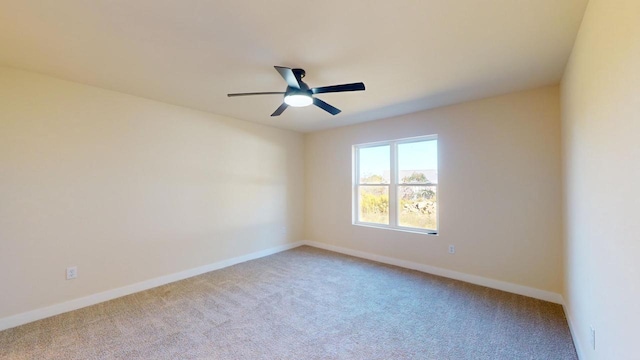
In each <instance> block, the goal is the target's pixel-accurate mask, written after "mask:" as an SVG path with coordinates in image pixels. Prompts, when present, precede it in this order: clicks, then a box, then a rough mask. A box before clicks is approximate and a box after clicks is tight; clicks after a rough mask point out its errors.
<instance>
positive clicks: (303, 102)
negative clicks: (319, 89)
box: [284, 94, 313, 107]
mask: <svg viewBox="0 0 640 360" xmlns="http://www.w3.org/2000/svg"><path fill="white" fill-rule="evenodd" d="M284 102H285V104H287V105H289V106H293V107H303V106H309V105H311V104H312V103H313V98H311V96H310V95H304V94H292V95H287V96H285V97H284Z"/></svg>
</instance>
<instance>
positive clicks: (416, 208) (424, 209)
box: [398, 186, 438, 230]
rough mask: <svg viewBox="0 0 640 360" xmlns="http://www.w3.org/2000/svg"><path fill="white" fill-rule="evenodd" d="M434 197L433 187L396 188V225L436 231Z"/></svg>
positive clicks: (435, 193)
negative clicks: (398, 200)
mask: <svg viewBox="0 0 640 360" xmlns="http://www.w3.org/2000/svg"><path fill="white" fill-rule="evenodd" d="M436 195H437V187H435V186H398V198H400V202H399V203H398V225H400V226H407V227H413V228H420V229H430V230H437V229H438V219H437V214H438V212H437V211H436V206H437V205H436Z"/></svg>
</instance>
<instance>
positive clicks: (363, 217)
mask: <svg viewBox="0 0 640 360" xmlns="http://www.w3.org/2000/svg"><path fill="white" fill-rule="evenodd" d="M356 152H357V154H356V157H357V161H356V166H357V169H356V174H357V176H358V178H357V189H354V190H357V195H356V196H357V199H356V201H357V207H358V219H357V221H358V222H363V223H374V224H381V225H388V226H390V227H408V228H416V229H425V230H434V231H435V230H437V226H438V219H437V184H438V177H437V176H438V170H437V169H438V168H437V140H436V139H435V138H434V137H430V138H428V139H424V140H413V141H406V142H403V141H398V142H389V143H388V144H383V145H379V146H367V147H364V146H363V147H356ZM392 169H393V170H392ZM392 172H393V173H392ZM354 195H355V194H354Z"/></svg>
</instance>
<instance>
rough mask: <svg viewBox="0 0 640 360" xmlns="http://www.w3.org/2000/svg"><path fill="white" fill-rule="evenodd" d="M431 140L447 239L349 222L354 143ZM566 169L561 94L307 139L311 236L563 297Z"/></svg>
mask: <svg viewBox="0 0 640 360" xmlns="http://www.w3.org/2000/svg"><path fill="white" fill-rule="evenodd" d="M427 134H438V140H439V163H440V165H439V167H440V168H439V184H440V187H439V194H438V197H439V201H440V202H439V206H440V235H439V236H427V235H421V234H414V233H406V232H399V231H392V230H382V229H374V228H367V227H361V226H355V225H352V215H351V208H352V206H351V192H352V190H351V189H352V185H351V181H352V180H351V173H352V164H351V152H352V148H351V147H352V145H354V144H359V143H366V142H373V141H380V140H389V139H397V138H405V137H412V136H418V135H427ZM560 169H561V165H560V106H559V89H558V88H557V87H547V88H542V89H538V90H533V91H528V92H521V93H515V94H511V95H506V96H501V97H496V98H491V99H486V100H480V101H475V102H470V103H465V104H460V105H454V106H450V107H445V108H439V109H435V110H429V111H423V112H419V113H415V114H410V115H406V116H401V117H396V118H390V119H385V120H380V121H376V122H371V123H366V124H362V125H355V126H349V127H343V128H338V129H333V130H328V131H324V132H318V133H312V134H308V135H306V158H305V174H306V189H307V191H306V201H305V206H306V224H305V235H306V238H307V239H308V240H312V241H318V242H323V243H326V244H330V245H335V246H341V247H345V248H349V249H353V250H358V251H364V252H369V253H372V254H376V255H382V256H388V257H392V258H397V259H400V260H405V261H412V262H416V263H420V264H426V265H430V266H436V267H441V268H445V269H450V270H455V271H459V272H463V273H467V274H473V275H478V276H483V277H487V278H490V279H495V280H501V281H506V282H510V283H514V284H519V285H524V286H528V287H532V288H536V289H541V290H546V291H550V292H555V293H560V292H561V289H562V239H561V234H562V219H561V214H562V213H561V177H560ZM449 244H454V245H456V254H455V255H449V254H448V253H447V247H448V245H449Z"/></svg>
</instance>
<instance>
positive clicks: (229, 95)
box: [227, 91, 284, 97]
mask: <svg viewBox="0 0 640 360" xmlns="http://www.w3.org/2000/svg"><path fill="white" fill-rule="evenodd" d="M276 94H279V95H284V91H270V92H252V93H236V94H227V96H228V97H234V96H250V95H276Z"/></svg>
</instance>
